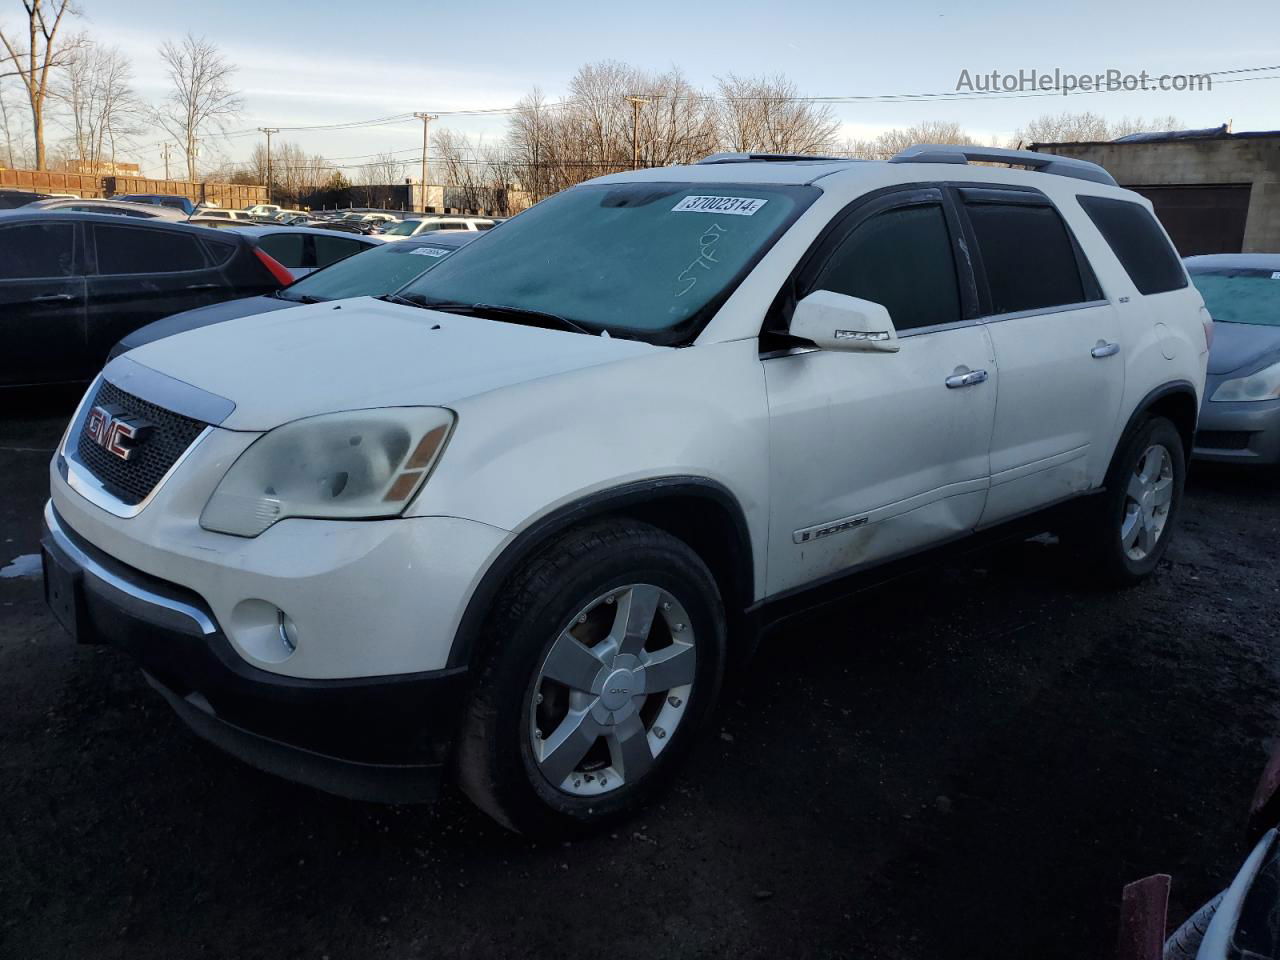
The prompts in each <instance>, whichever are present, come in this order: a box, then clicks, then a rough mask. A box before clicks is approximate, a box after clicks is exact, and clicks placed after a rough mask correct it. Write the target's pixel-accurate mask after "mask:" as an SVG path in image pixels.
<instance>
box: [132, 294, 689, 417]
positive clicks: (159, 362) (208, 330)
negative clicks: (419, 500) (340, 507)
mask: <svg viewBox="0 0 1280 960" xmlns="http://www.w3.org/2000/svg"><path fill="white" fill-rule="evenodd" d="M666 349H671V348H669V347H655V346H652V345H650V344H647V343H641V342H638V341H635V340H621V339H615V338H609V337H594V336H586V335H584V334H580V333H568V332H562V331H559V330H544V329H542V328H539V327H523V326H519V325H517V324H513V323H503V322H500V321H496V320H482V319H480V318H477V317H460V316H455V315H452V314H445V313H438V312H436V311H434V310H424V309H421V308H418V307H409V306H401V305H398V304H393V303H385V302H383V301H381V300H375V299H373V298H371V297H360V298H357V299H354V300H337V301H331V302H328V303H316V304H311V305H307V306H298V307H294V308H292V309H289V310H280V311H277V312H275V313H272V314H269V315H259V316H253V317H244V318H242V319H239V320H231V321H228V322H226V323H218V324H215V325H213V326H207V327H201V328H200V329H197V330H192V331H190V332H189V333H183V334H180V335H178V336H174V337H168V338H166V339H164V340H158V341H156V342H154V343H149V344H146V345H145V346H142V347H139V348H138V349H137V350H134V351H133V352H131V353H130V354H129V358H130V359H131V360H134V361H136V362H137V363H140V364H142V365H143V366H146V367H150V368H152V369H153V370H158V371H159V372H161V373H164V374H167V375H168V376H170V377H175V378H177V379H178V380H182V381H185V382H187V383H189V384H192V385H193V386H196V387H199V388H201V389H202V390H207V391H209V392H211V393H214V394H217V395H218V396H221V397H226V398H227V399H229V400H231V401H233V402H234V403H235V405H236V408H235V410H234V411H233V412H232V413H231V415H230V416H229V417H227V419H226V420H224V421H223V422H222V426H223V427H226V428H228V429H231V430H269V429H271V428H272V427H276V426H279V425H280V424H282V423H287V422H288V421H290V420H297V419H298V418H300V417H309V416H314V415H316V414H320V413H330V412H333V411H336V410H358V409H361V408H366V407H389V406H447V405H449V404H451V403H453V402H455V401H457V400H460V399H462V398H464V397H468V396H474V395H475V394H479V393H486V392H488V391H490V390H496V389H499V388H501V387H506V386H510V385H512V384H516V383H523V382H525V381H528V380H536V379H539V378H542V377H549V376H554V375H556V374H560V373H566V372H568V371H570V370H577V369H580V368H583V367H588V366H594V365H596V364H601V363H610V362H612V361H614V360H623V359H627V358H629V357H638V356H645V355H648V354H651V353H654V352H655V351H658V350H666Z"/></svg>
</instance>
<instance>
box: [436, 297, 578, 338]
mask: <svg viewBox="0 0 1280 960" xmlns="http://www.w3.org/2000/svg"><path fill="white" fill-rule="evenodd" d="M425 306H426V307H428V308H429V309H431V310H439V311H440V312H441V313H458V314H463V315H466V316H471V317H488V318H492V319H494V320H506V321H509V322H511V323H523V324H525V325H527V326H533V327H547V328H550V329H554V328H556V327H559V328H560V329H561V330H568V331H570V332H571V333H585V334H586V335H587V336H589V337H592V336H595V334H594V333H593V332H592V331H591V330H588V329H587V328H586V327H584V326H583V325H582V324H580V323H577V322H575V321H573V320H570V319H569V318H568V317H562V316H560V315H559V314H558V313H547V312H546V311H544V310H528V309H526V308H525V307H508V306H504V305H502V304H499V303H472V304H465V303H451V302H449V301H442V302H440V303H427V304H425Z"/></svg>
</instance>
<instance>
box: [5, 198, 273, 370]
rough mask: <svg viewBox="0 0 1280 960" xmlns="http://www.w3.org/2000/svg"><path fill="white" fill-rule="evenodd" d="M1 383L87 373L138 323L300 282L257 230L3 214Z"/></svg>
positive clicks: (108, 218)
mask: <svg viewBox="0 0 1280 960" xmlns="http://www.w3.org/2000/svg"><path fill="white" fill-rule="evenodd" d="M0 250H4V251H5V255H4V256H2V257H0V339H2V340H3V342H4V344H5V349H4V350H2V351H0V386H6V387H7V386H18V385H26V384H40V383H58V382H70V381H83V380H88V379H90V378H91V377H93V376H94V374H96V373H97V372H98V371H99V370H100V369H101V368H102V363H103V360H104V359H105V358H106V356H107V352H108V350H110V348H111V346H112V344H114V343H115V342H116V341H117V340H119V339H120V338H121V337H122V336H124V335H125V334H126V333H128V332H129V331H130V330H133V329H135V328H137V327H140V326H143V325H144V324H147V323H150V322H151V321H153V320H158V319H159V318H161V317H165V316H168V315H169V314H171V313H178V312H180V311H182V310H189V309H191V308H193V307H198V306H202V305H204V304H207V303H215V302H217V301H219V300H229V299H232V298H234V297H246V296H256V295H259V294H264V293H269V292H270V291H272V290H275V289H278V288H279V287H282V286H284V285H285V284H286V283H289V282H291V280H292V278H291V277H290V275H289V272H288V271H287V270H285V269H284V268H283V267H282V266H280V265H279V264H278V263H275V262H274V261H272V260H271V258H270V257H268V256H267V255H266V254H265V253H263V252H262V251H261V250H259V249H257V248H256V247H255V245H254V242H253V241H252V240H251V239H250V238H248V237H237V236H233V235H227V234H218V233H214V232H213V231H212V230H201V229H199V228H196V227H191V226H188V225H187V224H185V223H171V222H169V221H167V220H160V219H153V220H128V219H126V218H124V217H120V216H116V215H113V214H102V213H73V212H65V211H60V210H50V211H36V212H28V210H27V209H26V208H19V209H17V210H11V211H8V212H5V213H0Z"/></svg>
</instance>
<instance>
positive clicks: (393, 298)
mask: <svg viewBox="0 0 1280 960" xmlns="http://www.w3.org/2000/svg"><path fill="white" fill-rule="evenodd" d="M375 299H377V300H384V301H386V302H387V303H399V304H403V305H404V306H406V307H419V308H421V309H424V310H425V309H426V307H427V303H426V302H425V301H424V300H422V299H420V298H418V297H417V296H409V297H402V296H401V295H400V294H398V293H384V294H383V295H382V296H380V297H376V298H375Z"/></svg>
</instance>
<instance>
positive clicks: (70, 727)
mask: <svg viewBox="0 0 1280 960" xmlns="http://www.w3.org/2000/svg"><path fill="white" fill-rule="evenodd" d="M67 412H68V411H67V406H66V398H64V397H52V398H50V397H41V398H38V399H36V400H33V401H30V402H24V403H23V404H21V405H19V406H18V407H17V408H16V409H15V408H14V406H13V405H12V404H11V405H10V406H9V407H8V409H7V410H3V412H0V567H5V566H6V565H9V564H10V563H11V562H12V561H13V560H14V559H15V558H19V557H22V556H24V555H29V554H32V553H35V552H36V551H37V549H38V546H37V545H38V531H39V514H40V508H41V505H42V503H43V501H44V499H45V496H46V491H47V485H48V482H47V476H46V469H47V463H48V459H49V456H50V452H51V450H52V448H53V446H54V444H55V443H56V441H57V437H58V435H59V434H60V432H61V429H62V423H63V421H64V419H65V416H66V415H67ZM1277 543H1280V480H1277V477H1276V476H1275V475H1274V474H1272V475H1267V476H1258V475H1241V474H1238V473H1231V472H1223V471H1207V470H1203V469H1199V468H1197V470H1196V471H1195V473H1194V475H1193V479H1192V483H1191V485H1190V487H1189V491H1188V497H1187V500H1186V502H1185V508H1184V512H1183V516H1182V523H1181V529H1180V530H1179V533H1178V536H1177V539H1176V542H1175V543H1174V544H1173V547H1172V549H1171V551H1170V553H1169V556H1168V558H1167V559H1166V561H1165V562H1164V563H1163V565H1162V566H1161V568H1160V569H1159V570H1158V572H1157V574H1156V575H1155V577H1154V578H1153V579H1152V580H1151V581H1150V582H1148V583H1147V584H1145V585H1143V586H1141V587H1138V588H1136V589H1133V590H1130V591H1127V592H1121V593H1099V592H1096V591H1094V590H1092V589H1090V588H1089V587H1088V586H1087V585H1086V583H1085V581H1084V579H1083V578H1082V577H1081V576H1080V573H1079V571H1078V570H1076V569H1074V568H1073V566H1072V565H1071V563H1070V561H1069V558H1068V556H1067V555H1066V554H1065V551H1063V550H1062V549H1061V548H1059V547H1058V546H1056V545H1053V544H1046V543H1043V542H1027V543H1024V544H1020V545H1017V546H1015V547H1006V548H1002V549H1001V550H999V551H996V552H991V553H988V554H982V555H980V556H978V557H977V558H976V559H971V560H969V561H966V562H964V563H962V564H955V565H951V566H947V567H943V568H941V569H936V570H932V571H929V572H927V573H924V574H922V575H920V576H917V577H914V578H912V579H910V580H908V581H900V582H898V583H897V584H895V585H893V586H891V587H888V588H883V589H881V590H878V591H876V592H873V593H867V594H862V595H859V596H857V597H854V598H852V599H850V600H848V601H844V602H842V603H840V604H839V605H837V606H835V607H831V608H827V609H826V610H824V611H823V612H822V613H821V614H820V615H811V616H809V617H807V618H805V619H802V620H796V621H792V622H790V623H789V624H787V625H786V626H784V627H783V628H781V629H780V630H779V631H777V632H776V633H775V634H774V635H773V636H772V637H771V638H770V641H769V642H768V643H767V644H766V646H765V647H764V649H763V651H762V653H761V655H760V656H759V658H758V659H757V660H756V661H755V662H754V664H753V665H752V667H751V668H750V670H749V672H748V674H747V675H746V676H745V677H744V678H743V680H742V681H741V682H740V683H739V684H738V685H737V686H735V687H733V688H731V689H730V690H729V691H728V692H727V694H726V697H725V700H724V703H723V707H722V709H721V711H720V713H719V716H718V717H717V722H716V729H715V730H713V731H711V732H710V735H709V736H708V737H707V738H706V739H705V741H704V742H703V743H702V745H701V747H700V748H699V749H698V750H696V751H695V753H694V755H693V758H692V763H691V764H690V765H689V766H688V768H687V769H686V771H685V773H684V775H683V777H682V778H681V779H680V780H679V782H678V784H677V788H676V789H675V790H674V791H673V792H672V793H670V794H669V795H668V796H667V797H666V799H665V802H664V803H662V804H661V805H659V806H657V807H655V808H653V809H650V810H648V811H647V812H646V813H644V814H643V815H642V816H641V817H639V818H638V819H637V820H635V821H634V822H633V823H630V824H628V825H627V826H626V827H625V829H620V830H618V831H616V832H614V833H606V834H603V835H600V836H597V837H594V838H591V839H588V840H583V841H578V842H575V843H573V844H571V845H560V844H553V845H549V846H548V845H543V844H534V843H530V842H527V841H525V840H522V839H520V838H518V837H515V836H512V835H510V834H507V833H505V832H503V831H502V830H500V829H498V828H497V827H495V826H494V825H493V824H491V823H490V822H489V821H488V820H486V819H485V818H484V817H483V816H482V815H480V814H478V813H476V812H475V811H473V810H472V809H471V808H470V807H469V806H468V805H467V803H466V802H465V801H463V800H462V799H460V798H458V797H457V796H456V795H448V796H446V797H445V799H444V800H442V801H441V802H440V803H439V804H437V805H435V806H434V807H425V808H424V807H400V808H388V807H376V806H370V805H363V804H358V803H353V802H347V801H343V800H339V799H336V798H332V797H328V796H325V795H322V794H319V793H316V792H313V791H311V790H308V789H305V788H302V787H296V786H293V785H291V784H288V783H284V782H282V781H279V780H276V779H273V778H271V777H269V776H267V775H265V774H261V773H258V772H256V771H254V770H251V769H249V768H248V767H246V766H244V765H242V764H240V763H238V762H237V761H235V760H232V759H229V758H227V757H224V756H222V755H221V754H219V753H218V752H216V751H215V750H214V749H212V748H210V747H207V746H205V745H204V744H202V743H200V742H198V741H197V740H196V739H195V738H194V736H193V735H192V734H190V733H189V732H188V731H187V730H186V728H185V727H183V725H182V724H181V723H180V721H179V720H178V719H177V718H176V717H174V716H173V715H172V714H171V713H170V711H169V710H168V708H167V707H166V706H165V705H164V703H163V702H162V701H161V700H160V698H159V697H158V696H157V695H156V694H155V693H154V692H152V691H151V690H150V689H149V688H148V687H147V686H146V684H145V683H144V682H143V680H142V678H141V676H140V675H139V674H138V673H137V671H136V670H135V669H133V668H132V667H131V666H130V664H129V662H128V661H127V660H126V659H125V658H124V657H123V656H122V655H120V654H118V653H116V652H115V651H113V650H110V649H103V648H93V647H80V648H77V647H75V646H73V645H72V644H71V643H70V642H69V641H68V640H67V639H66V638H65V637H64V636H63V635H62V633H61V632H60V630H59V628H58V627H57V626H56V625H55V623H54V622H53V619H52V618H51V616H50V615H49V614H48V613H46V611H45V608H44V606H43V603H42V600H41V589H40V581H39V576H38V574H37V575H34V576H31V575H25V576H23V575H18V576H13V575H5V576H3V577H0V957H5V958H10V957H12V958H24V960H36V958H45V957H49V958H79V957H93V958H109V957H128V958H133V960H141V958H150V957H156V958H187V957H215V958H249V957H263V958H271V960H281V958H291V957H308V958H321V957H326V956H327V957H331V958H333V960H339V958H347V957H359V958H365V957H371V958H384V957H385V958H397V960H399V958H417V957H423V958H426V957H431V958H437V957H438V958H449V957H468V958H470V957H490V956H512V957H523V956H544V957H565V956H572V955H585V956H604V957H608V958H610V960H624V958H632V957H635V958H641V957H643V958H653V957H665V956H672V957H703V956H705V957H735V958H736V957H815V958H816V957H845V956H848V957H860V958H894V960H897V958H902V960H906V958H940V957H956V958H965V960H969V958H983V957H1001V958H1035V960H1044V958H1053V957H1066V958H1073V960H1085V958H1090V960H1091V958H1109V957H1111V956H1112V955H1113V950H1114V942H1115V933H1116V931H1115V923H1116V917H1117V912H1118V909H1117V908H1118V904H1119V899H1120V889H1121V887H1122V886H1123V885H1124V884H1125V883H1126V882H1128V881H1130V880H1133V879H1136V878H1138V877H1141V876H1144V875H1146V874H1149V873H1153V872H1168V873H1171V874H1172V875H1173V878H1174V886H1173V896H1172V905H1171V910H1170V916H1171V919H1172V920H1173V921H1174V922H1175V923H1176V922H1178V921H1180V920H1181V919H1182V917H1184V916H1185V915H1186V914H1187V913H1189V912H1190V911H1191V910H1192V909H1194V907H1195V906H1197V905H1198V904H1199V903H1200V902H1201V901H1203V900H1205V899H1207V898H1208V897H1209V896H1211V895H1212V894H1213V893H1215V892H1216V891H1217V890H1218V889H1220V888H1221V887H1222V886H1223V885H1224V884H1225V883H1226V881H1227V880H1229V879H1230V877H1231V875H1232V874H1233V873H1234V871H1235V868H1236V866H1237V865H1238V863H1239V861H1240V860H1241V859H1242V858H1243V855H1244V850H1243V849H1242V828H1243V825H1244V820H1245V814H1246V810H1247V806H1248V802H1249V798H1250V795H1251V792H1252V789H1253V786H1254V781H1255V778H1256V777H1257V775H1258V774H1259V773H1260V772H1261V769H1262V766H1263V763H1264V762H1265V759H1266V754H1267V751H1268V749H1269V747H1270V745H1271V742H1272V741H1273V739H1274V738H1275V737H1276V735H1277V733H1280V710H1278V709H1277V704H1278V699H1277V693H1278V692H1280V669H1278V661H1277V656H1276V653H1277V646H1278V645H1280V639H1278V638H1277V623H1278V622H1280V577H1278V576H1277ZM22 569H23V568H22V566H21V562H20V563H19V566H18V567H14V568H11V570H10V571H9V573H21V572H22Z"/></svg>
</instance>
